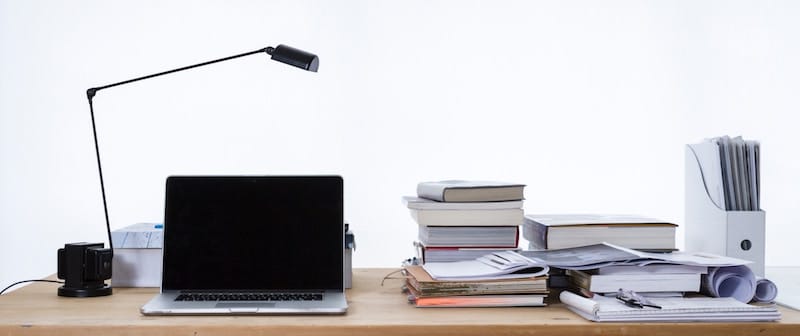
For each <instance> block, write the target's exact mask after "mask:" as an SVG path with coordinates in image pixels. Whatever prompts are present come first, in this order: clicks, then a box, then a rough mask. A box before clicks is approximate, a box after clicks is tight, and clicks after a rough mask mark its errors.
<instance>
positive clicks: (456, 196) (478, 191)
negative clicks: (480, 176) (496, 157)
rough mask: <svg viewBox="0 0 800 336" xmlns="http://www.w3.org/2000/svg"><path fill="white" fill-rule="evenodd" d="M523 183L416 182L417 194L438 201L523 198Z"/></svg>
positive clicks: (497, 200)
mask: <svg viewBox="0 0 800 336" xmlns="http://www.w3.org/2000/svg"><path fill="white" fill-rule="evenodd" d="M524 188H525V185H524V184H518V183H508V182H498V181H477V180H446V181H435V182H421V183H419V184H417V196H419V197H422V198H427V199H431V200H434V201H439V202H501V201H519V200H522V199H524V196H523V189H524Z"/></svg>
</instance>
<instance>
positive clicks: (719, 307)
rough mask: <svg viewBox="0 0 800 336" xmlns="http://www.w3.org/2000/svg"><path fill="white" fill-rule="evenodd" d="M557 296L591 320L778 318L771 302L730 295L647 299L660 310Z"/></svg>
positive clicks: (598, 297)
mask: <svg viewBox="0 0 800 336" xmlns="http://www.w3.org/2000/svg"><path fill="white" fill-rule="evenodd" d="M560 299H561V302H563V303H564V304H566V305H567V308H569V310H572V311H573V312H575V313H577V314H578V315H580V316H582V317H584V318H586V319H588V320H590V321H595V322H646V321H671V322H735V321H750V322H763V321H777V320H780V318H781V313H780V312H779V311H778V309H777V307H776V306H775V305H749V304H746V303H742V302H739V301H737V300H736V299H733V298H710V297H689V298H683V297H667V298H656V297H651V298H648V299H649V301H650V302H651V303H653V304H655V305H658V306H660V307H661V309H659V308H650V307H645V308H639V307H630V306H627V305H625V304H624V303H623V302H621V301H620V300H617V299H616V298H614V297H606V296H601V295H595V296H594V297H592V298H591V299H588V298H585V297H582V296H579V295H577V294H573V293H570V292H567V291H564V292H562V293H561V295H560Z"/></svg>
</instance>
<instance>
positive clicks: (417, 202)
mask: <svg viewBox="0 0 800 336" xmlns="http://www.w3.org/2000/svg"><path fill="white" fill-rule="evenodd" d="M522 204H523V201H521V200H520V201H501V202H438V201H434V200H430V199H427V198H422V197H415V196H403V205H405V206H406V207H408V208H409V209H417V210H497V209H522Z"/></svg>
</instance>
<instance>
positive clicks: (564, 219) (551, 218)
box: [522, 214, 677, 252]
mask: <svg viewBox="0 0 800 336" xmlns="http://www.w3.org/2000/svg"><path fill="white" fill-rule="evenodd" d="M676 228H677V225H675V224H673V223H669V222H665V221H662V220H658V219H653V218H647V217H641V216H632V215H597V214H570V215H567V214H563V215H562V214H559V215H525V218H524V223H523V224H522V232H523V237H525V239H527V240H528V241H529V242H530V244H531V247H534V248H535V249H540V250H545V249H562V248H571V247H579V246H587V245H594V244H601V243H604V242H606V243H611V244H614V245H619V246H623V247H627V248H631V249H637V250H646V251H661V252H664V251H674V250H675V249H676V248H675V232H676Z"/></svg>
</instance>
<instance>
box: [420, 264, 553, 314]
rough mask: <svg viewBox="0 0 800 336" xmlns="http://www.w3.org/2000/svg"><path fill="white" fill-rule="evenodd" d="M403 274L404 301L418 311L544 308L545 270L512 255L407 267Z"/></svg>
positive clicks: (545, 292) (540, 266) (544, 266)
mask: <svg viewBox="0 0 800 336" xmlns="http://www.w3.org/2000/svg"><path fill="white" fill-rule="evenodd" d="M405 274H406V276H407V277H406V285H405V290H406V292H407V294H408V301H409V303H412V304H414V305H415V306H416V307H420V308H429V307H517V306H544V305H546V302H545V298H546V297H547V293H548V291H547V266H546V265H544V264H539V263H537V262H535V261H533V260H531V259H528V258H525V257H523V256H521V255H519V254H517V253H516V252H513V251H504V252H499V253H493V254H489V255H486V256H483V257H480V258H478V259H474V260H465V261H459V262H446V263H436V262H429V263H427V264H425V265H423V266H420V265H412V266H407V267H406V268H405Z"/></svg>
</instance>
